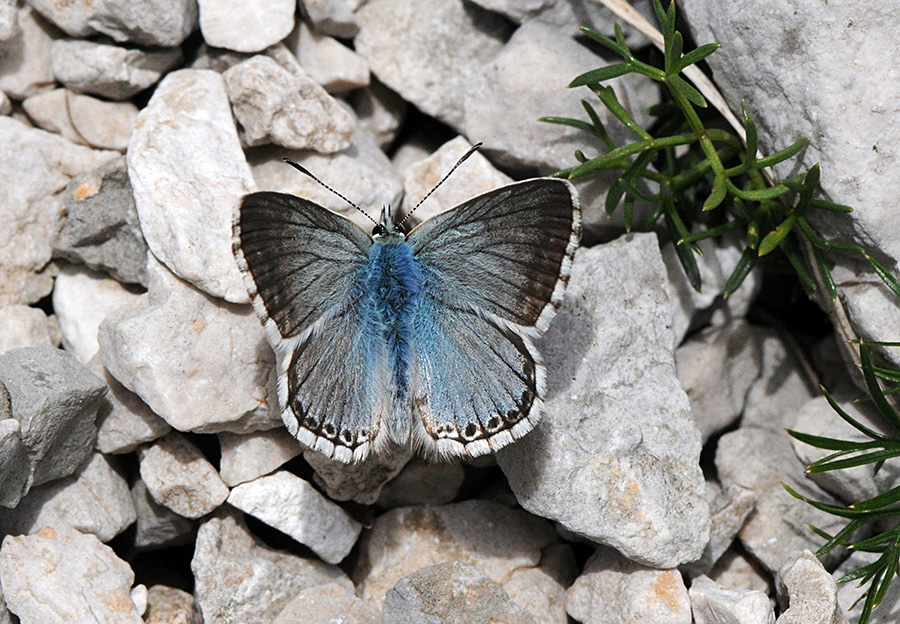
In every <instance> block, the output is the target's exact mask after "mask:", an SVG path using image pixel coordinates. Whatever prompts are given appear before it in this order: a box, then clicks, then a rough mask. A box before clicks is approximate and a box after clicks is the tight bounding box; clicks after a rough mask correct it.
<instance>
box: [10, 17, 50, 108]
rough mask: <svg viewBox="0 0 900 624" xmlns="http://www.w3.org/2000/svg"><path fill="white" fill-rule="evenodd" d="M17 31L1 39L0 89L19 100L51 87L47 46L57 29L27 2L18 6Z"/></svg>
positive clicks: (48, 48) (48, 49) (48, 46)
mask: <svg viewBox="0 0 900 624" xmlns="http://www.w3.org/2000/svg"><path fill="white" fill-rule="evenodd" d="M18 31H19V32H18V33H17V34H16V35H15V36H14V37H13V38H12V39H9V40H7V41H4V42H3V46H2V48H3V54H0V90H2V91H4V92H5V93H6V94H7V95H8V96H9V97H11V98H13V99H14V100H23V99H25V98H27V97H28V96H30V95H34V94H35V93H39V92H41V91H45V90H47V89H50V88H52V87H53V72H52V71H51V70H50V47H51V46H52V45H53V39H54V37H57V36H59V31H57V30H56V29H55V28H53V26H51V25H50V24H48V23H47V22H46V21H45V20H44V18H42V17H41V16H40V15H38V14H37V12H36V11H35V10H34V9H33V8H31V7H30V6H28V5H26V6H23V7H20V8H19V9H18Z"/></svg>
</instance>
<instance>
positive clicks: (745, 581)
mask: <svg viewBox="0 0 900 624" xmlns="http://www.w3.org/2000/svg"><path fill="white" fill-rule="evenodd" d="M709 578H711V579H712V580H713V581H715V582H716V583H718V584H719V585H722V586H723V587H728V588H730V589H746V590H755V591H761V592H763V593H764V594H766V595H771V596H774V594H775V584H774V580H773V578H772V576H771V575H770V574H769V573H768V571H767V570H766V569H765V568H763V566H762V565H760V564H759V562H757V561H756V560H755V559H753V558H752V557H751V556H750V555H747V554H745V553H744V552H743V550H740V551H738V550H737V549H733V548H732V549H729V550H726V551H725V554H724V555H722V557H721V558H719V561H718V562H717V563H716V565H715V567H714V568H713V569H712V572H710V573H709ZM772 604H773V605H774V604H775V600H774V598H773V599H772Z"/></svg>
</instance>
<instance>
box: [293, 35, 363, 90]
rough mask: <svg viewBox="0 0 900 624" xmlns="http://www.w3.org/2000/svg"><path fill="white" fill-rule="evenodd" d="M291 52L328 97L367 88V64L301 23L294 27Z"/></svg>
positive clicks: (342, 45) (338, 44)
mask: <svg viewBox="0 0 900 624" xmlns="http://www.w3.org/2000/svg"><path fill="white" fill-rule="evenodd" d="M292 51H293V52H294V53H295V54H296V55H297V58H298V59H299V60H300V65H302V66H303V69H304V70H306V72H307V73H308V74H309V76H310V78H312V79H313V80H315V81H316V82H318V83H319V84H320V85H322V87H323V88H324V89H325V90H326V91H328V93H346V92H347V91H352V90H353V89H359V88H361V87H367V86H368V85H369V64H368V63H366V62H365V61H364V60H363V58H362V57H361V56H359V55H358V54H357V53H356V52H354V51H353V50H351V49H350V48H348V47H347V46H345V45H344V44H343V43H341V42H340V41H338V40H337V39H334V38H333V37H329V36H328V35H322V34H319V33H317V32H315V31H313V30H312V29H311V28H310V27H309V26H307V25H306V24H305V23H304V22H301V23H300V24H299V25H298V27H297V45H296V47H295V48H292Z"/></svg>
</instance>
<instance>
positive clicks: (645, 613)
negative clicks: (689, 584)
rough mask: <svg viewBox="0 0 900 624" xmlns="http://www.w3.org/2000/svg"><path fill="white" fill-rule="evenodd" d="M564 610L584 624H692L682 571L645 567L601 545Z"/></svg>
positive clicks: (573, 587)
mask: <svg viewBox="0 0 900 624" xmlns="http://www.w3.org/2000/svg"><path fill="white" fill-rule="evenodd" d="M566 611H568V613H569V615H571V616H572V617H573V618H575V619H576V620H578V621H579V622H582V623H583V624H603V623H606V622H653V624H691V602H690V598H689V597H688V591H687V588H686V587H685V586H684V581H682V579H681V574H679V572H678V570H654V569H651V568H645V567H643V566H641V565H640V564H638V563H635V562H634V561H629V560H628V559H625V558H624V557H622V556H621V555H619V554H618V553H617V552H615V551H614V550H612V549H610V548H604V547H602V546H601V547H600V548H598V549H597V552H595V553H594V554H593V555H592V556H591V558H590V559H588V561H587V563H586V564H585V565H584V570H583V571H582V573H581V576H579V577H578V578H577V579H576V580H575V584H574V585H572V587H571V588H570V589H569V599H568V601H567V602H566ZM611 614H616V615H613V616H612V617H610V616H611Z"/></svg>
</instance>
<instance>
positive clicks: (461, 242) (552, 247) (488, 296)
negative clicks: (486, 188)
mask: <svg viewBox="0 0 900 624" xmlns="http://www.w3.org/2000/svg"><path fill="white" fill-rule="evenodd" d="M580 239H581V214H580V210H579V208H578V201H577V199H576V197H575V191H574V188H573V187H572V185H571V183H570V182H568V181H565V180H555V179H549V178H539V179H536V180H526V181H524V182H518V183H515V184H510V185H509V186H504V187H502V188H499V189H496V190H493V191H490V192H489V193H485V194H484V195H481V196H479V197H476V198H474V199H470V200H469V201H467V202H465V203H463V204H460V205H459V206H457V207H455V208H453V209H451V210H448V211H447V212H444V213H442V214H440V215H438V216H436V217H434V218H432V219H430V220H428V221H426V222H424V223H422V224H421V225H419V226H418V227H417V228H416V229H414V230H413V231H412V232H411V233H410V235H409V238H408V240H409V243H410V245H411V246H412V248H413V253H414V254H415V256H416V258H417V259H418V260H419V261H420V262H421V263H422V265H423V266H424V267H425V268H426V270H427V271H428V273H429V274H430V275H431V276H432V277H433V280H432V281H434V282H435V283H437V284H439V286H440V290H441V296H444V297H448V298H449V300H448V302H450V303H455V304H456V305H457V307H471V308H477V309H479V310H482V311H484V312H487V313H490V314H493V315H496V316H497V317H499V318H501V319H504V320H505V321H507V322H510V323H514V324H516V325H519V326H521V327H523V328H532V327H533V328H535V330H536V331H534V332H532V333H534V334H539V333H542V332H543V331H544V330H545V329H546V328H547V325H548V324H549V323H550V319H551V318H552V317H553V315H554V314H555V313H556V310H557V309H558V308H559V306H560V305H561V304H562V297H563V292H564V291H565V285H566V283H567V281H568V277H569V269H570V266H571V262H572V257H573V256H574V254H575V249H576V248H577V247H578V243H579V241H580Z"/></svg>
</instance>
